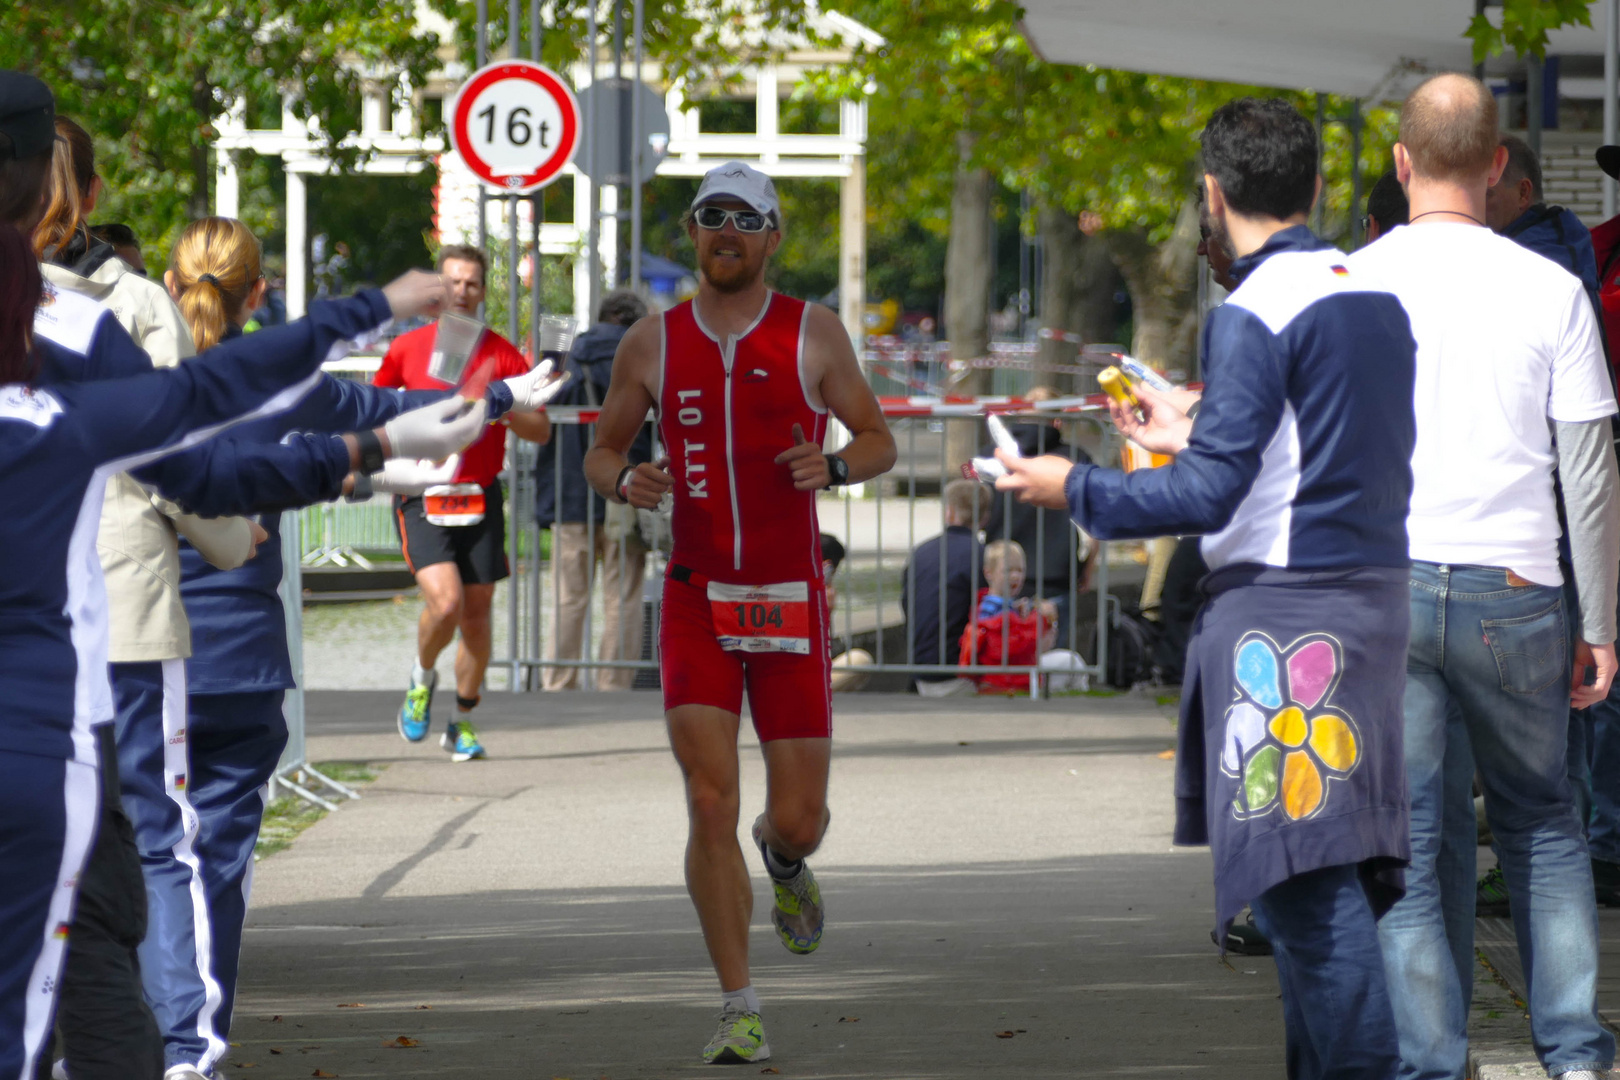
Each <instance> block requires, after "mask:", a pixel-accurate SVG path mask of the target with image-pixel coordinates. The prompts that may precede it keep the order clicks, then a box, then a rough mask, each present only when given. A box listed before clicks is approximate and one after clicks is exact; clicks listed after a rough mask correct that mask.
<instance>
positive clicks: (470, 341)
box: [427, 311, 484, 386]
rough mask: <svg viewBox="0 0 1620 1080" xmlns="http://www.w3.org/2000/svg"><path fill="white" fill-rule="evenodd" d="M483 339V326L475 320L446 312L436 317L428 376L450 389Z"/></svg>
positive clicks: (462, 373) (465, 369)
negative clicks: (436, 328)
mask: <svg viewBox="0 0 1620 1080" xmlns="http://www.w3.org/2000/svg"><path fill="white" fill-rule="evenodd" d="M483 336H484V324H483V323H481V322H479V321H478V320H477V319H469V318H468V317H467V316H465V315H457V314H455V313H454V312H449V311H447V312H445V313H444V314H443V315H440V316H439V327H438V331H437V332H436V333H435V334H434V337H433V353H432V355H431V356H429V357H428V368H427V369H428V374H429V375H431V376H433V377H434V378H435V379H438V380H440V381H441V382H447V383H449V384H450V385H451V386H456V385H458V384H459V383H460V382H461V377H462V375H464V374H466V371H467V361H468V360H470V359H472V355H473V353H474V352H476V351H477V349H478V342H479V339H481V338H482V337H483Z"/></svg>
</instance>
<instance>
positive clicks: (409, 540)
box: [394, 480, 510, 585]
mask: <svg viewBox="0 0 1620 1080" xmlns="http://www.w3.org/2000/svg"><path fill="white" fill-rule="evenodd" d="M394 527H395V528H397V529H398V530H399V546H400V550H401V551H402V552H403V553H404V555H405V565H407V566H409V567H410V568H411V573H413V574H415V573H417V572H419V571H420V570H421V569H422V568H423V567H424V566H432V565H433V564H435V563H446V562H453V563H455V564H456V569H457V570H459V571H461V581H462V584H464V585H493V584H494V583H495V582H497V581H500V580H501V579H502V578H505V577H507V576H509V574H510V569H509V567H508V566H507V563H506V504H505V500H504V498H503V496H502V494H501V483H500V481H499V480H497V481H495V482H494V483H493V484H490V485H489V486H488V487H486V488H485V489H484V520H482V521H480V522H479V523H478V524H476V525H435V524H433V523H432V522H430V521H428V519H427V518H426V517H424V516H423V514H422V498H421V496H419V495H412V496H409V497H405V496H395V497H394Z"/></svg>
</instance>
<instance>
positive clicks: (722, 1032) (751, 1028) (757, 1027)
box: [703, 1009, 771, 1065]
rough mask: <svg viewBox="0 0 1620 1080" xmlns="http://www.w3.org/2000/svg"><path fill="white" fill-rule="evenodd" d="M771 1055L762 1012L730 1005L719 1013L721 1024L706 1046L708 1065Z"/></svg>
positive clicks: (739, 1061) (746, 1061)
mask: <svg viewBox="0 0 1620 1080" xmlns="http://www.w3.org/2000/svg"><path fill="white" fill-rule="evenodd" d="M770 1056H771V1046H770V1043H767V1042H766V1041H765V1026H764V1025H763V1024H761V1023H760V1021H759V1013H757V1012H743V1011H741V1010H736V1009H727V1010H726V1011H725V1012H723V1013H721V1014H720V1028H719V1030H717V1031H716V1032H715V1033H714V1038H712V1039H710V1040H709V1045H708V1046H705V1047H704V1048H703V1063H704V1064H705V1065H747V1064H748V1063H749V1062H752V1061H766V1060H768V1059H769V1058H770Z"/></svg>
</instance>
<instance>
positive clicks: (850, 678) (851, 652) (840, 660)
mask: <svg viewBox="0 0 1620 1080" xmlns="http://www.w3.org/2000/svg"><path fill="white" fill-rule="evenodd" d="M843 561H844V545H843V544H842V543H841V542H840V541H839V539H838V537H836V536H834V535H832V533H822V534H821V576H822V580H823V581H825V582H826V585H827V651H828V653H830V654H831V655H832V688H833V692H834V693H838V692H839V691H855V690H859V689H861V687H863V686H865V685H866V684H867V683H868V682H869V681H870V680H871V678H872V676H871V675H869V674H867V673H865V672H861V671H855V670H851V669H854V668H863V667H871V666H872V654H871V653H869V652H867V651H866V650H865V649H850V648H840V646H844V645H847V642H845V641H844V640H843V639H842V638H840V637H838V636H837V635H836V634H835V633H834V627H835V626H836V624H835V623H834V622H833V617H832V612H833V608H834V607H836V606H837V604H838V589H837V587H836V586H835V585H833V575H834V574H836V573H838V567H839V564H841V563H842V562H843Z"/></svg>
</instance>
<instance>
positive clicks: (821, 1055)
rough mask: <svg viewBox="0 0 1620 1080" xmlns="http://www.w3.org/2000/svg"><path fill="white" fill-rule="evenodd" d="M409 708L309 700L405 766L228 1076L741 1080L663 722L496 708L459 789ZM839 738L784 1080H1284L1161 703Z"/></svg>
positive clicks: (488, 702)
mask: <svg viewBox="0 0 1620 1080" xmlns="http://www.w3.org/2000/svg"><path fill="white" fill-rule="evenodd" d="M438 704H439V705H440V706H441V707H444V706H448V705H449V704H450V701H449V697H448V695H443V694H441V695H440V698H439V701H438ZM395 707H396V702H395V698H394V695H393V694H391V693H366V692H348V693H339V692H332V693H313V694H311V695H310V697H309V715H310V731H311V737H310V747H311V758H312V759H313V760H332V759H360V760H367V761H375V762H384V763H387V764H388V768H387V770H386V771H385V772H383V774H382V776H381V778H380V779H379V780H377V781H376V782H375V783H373V784H372V785H370V786H369V787H368V788H367V789H366V791H365V797H364V798H363V799H362V800H361V801H360V802H356V803H350V804H347V805H345V806H344V807H343V808H342V810H341V811H340V812H338V813H336V814H333V815H331V816H329V817H328V818H327V819H326V820H324V821H322V822H321V823H319V824H318V825H316V826H315V827H314V828H312V829H311V830H310V831H309V832H307V833H306V834H304V835H303V836H302V837H301V838H299V840H298V841H297V842H296V843H295V844H294V845H293V847H292V848H290V849H289V850H287V851H284V852H282V853H280V854H277V855H275V856H273V857H271V858H270V859H267V860H265V861H264V862H262V863H261V864H260V865H259V867H258V871H257V881H256V883H255V887H254V890H255V891H254V896H253V910H252V914H251V916H250V926H249V932H248V934H247V940H246V945H245V949H244V956H243V971H244V976H243V980H242V987H241V996H240V1000H239V1006H238V1009H237V1018H236V1023H235V1025H234V1030H233V1032H232V1040H233V1042H234V1043H235V1044H236V1045H235V1046H234V1047H233V1049H232V1051H231V1054H230V1057H229V1059H228V1060H229V1061H232V1062H236V1063H238V1066H239V1068H238V1069H234V1070H232V1071H231V1073H230V1074H229V1075H231V1076H232V1077H233V1078H239V1077H247V1078H252V1080H259V1078H263V1080H276V1078H284V1077H285V1078H292V1077H300V1078H301V1077H309V1076H312V1075H314V1076H322V1075H332V1076H338V1077H344V1078H358V1077H466V1078H474V1077H476V1078H480V1080H482V1078H508V1077H510V1078H514V1080H515V1078H520V1077H521V1078H525V1080H527V1078H533V1077H539V1078H541V1080H546V1078H555V1077H562V1078H567V1080H599V1078H608V1080H652V1078H668V1077H680V1076H687V1075H694V1074H697V1075H717V1074H718V1073H719V1071H720V1070H716V1069H714V1068H706V1067H703V1066H700V1065H698V1064H696V1059H697V1054H698V1051H699V1049H700V1048H701V1046H702V1044H703V1042H704V1040H705V1039H706V1038H707V1036H708V1035H709V1033H710V1031H711V1030H712V1024H713V1017H714V1014H715V1013H716V1011H717V1006H718V1000H717V999H718V994H717V990H716V986H715V983H714V978H713V975H712V973H711V972H710V970H709V967H708V963H707V959H706V956H705V954H704V951H703V947H702V941H701V938H700V937H699V935H698V933H697V929H696V924H695V919H694V916H693V915H692V912H691V909H690V906H689V903H688V901H687V898H686V895H685V891H684V888H683V886H682V882H681V850H682V845H683V843H684V835H685V815H684V812H683V808H682V802H681V789H680V781H679V775H678V773H677V771H676V769H675V767H674V765H673V763H672V762H671V760H670V759H669V756H668V752H667V749H666V747H665V741H664V733H663V728H662V724H661V722H660V721H659V719H658V715H659V714H658V700H657V698H656V696H654V695H649V694H628V693H627V694H616V695H598V694H574V695H548V696H520V697H514V696H510V695H500V694H496V695H490V696H488V697H486V699H485V704H484V705H483V706H481V708H480V712H481V713H482V714H483V730H484V733H485V737H486V738H485V741H486V743H487V745H488V746H489V747H490V750H491V754H492V759H491V760H490V761H487V762H483V763H472V764H466V765H451V764H450V763H449V762H448V761H447V760H446V756H445V755H444V754H443V752H442V751H440V750H438V749H437V748H436V747H434V746H430V745H427V744H424V745H421V746H409V745H407V744H405V743H403V742H401V741H400V740H399V738H398V737H397V736H396V735H395V734H393V731H392V726H391V721H390V719H389V717H390V715H391V713H392V710H393V709H394V708H395ZM837 715H838V720H837V725H838V727H837V732H836V735H837V744H836V747H837V748H836V760H835V762H834V775H833V784H832V807H833V810H834V814H835V817H834V821H833V825H832V830H831V832H830V834H829V836H828V839H827V842H826V845H825V847H824V848H823V850H822V852H821V853H820V854H819V855H818V857H817V858H816V860H815V866H816V868H817V872H818V876H819V877H820V879H821V882H822V887H823V891H824V894H825V896H826V897H827V902H828V910H829V923H828V930H827V935H826V938H825V941H824V944H823V945H822V948H821V949H820V951H819V952H818V953H817V954H816V955H814V956H812V957H808V958H801V957H795V956H792V955H790V954H788V953H787V952H786V951H784V950H783V949H781V947H780V945H779V944H778V942H777V941H776V940H775V938H774V935H772V934H771V933H770V932H769V929H768V922H767V919H766V915H765V912H766V905H767V904H768V902H769V901H768V895H769V894H768V890H767V888H766V887H765V882H764V877H763V874H762V873H760V872H758V868H757V867H756V868H755V873H754V880H755V896H756V909H755V910H756V915H755V920H754V922H755V930H754V938H753V943H754V955H755V984H756V986H757V987H758V989H759V991H760V995H761V997H762V998H763V999H764V1002H765V1019H766V1025H767V1030H768V1033H769V1036H770V1040H771V1044H772V1047H773V1049H774V1050H775V1054H776V1056H775V1058H774V1059H773V1060H772V1061H771V1062H770V1066H771V1067H772V1068H774V1069H776V1070H779V1073H778V1074H777V1075H782V1076H788V1077H803V1078H822V1077H825V1078H834V1077H836V1078H849V1080H854V1078H863V1080H924V1078H928V1080H935V1078H937V1080H946V1078H952V1080H954V1078H966V1077H986V1076H1007V1077H1012V1076H1017V1077H1020V1078H1029V1080H1044V1078H1049V1077H1051V1078H1055V1077H1077V1076H1085V1077H1102V1076H1143V1075H1148V1076H1154V1075H1165V1076H1194V1077H1212V1078H1215V1077H1231V1078H1233V1080H1237V1078H1243V1080H1250V1078H1253V1077H1261V1076H1280V1075H1281V1074H1282V1032H1281V1018H1280V1008H1279V1005H1278V1002H1277V1000H1276V995H1277V986H1276V976H1275V970H1274V968H1273V966H1272V964H1271V962H1270V960H1269V959H1263V960H1254V959H1248V958H1243V957H1233V958H1232V960H1233V963H1232V965H1231V966H1230V967H1228V966H1224V965H1223V964H1222V963H1221V962H1220V961H1219V960H1218V959H1217V958H1216V956H1215V953H1214V950H1213V948H1212V947H1211V946H1210V944H1209V924H1210V921H1211V889H1210V882H1209V878H1210V870H1209V860H1208V855H1207V853H1205V852H1203V851H1190V852H1189V851H1173V850H1172V849H1171V847H1170V844H1169V830H1170V824H1171V796H1170V780H1171V770H1172V763H1171V762H1170V761H1168V760H1166V759H1165V758H1164V757H1162V756H1161V755H1162V754H1163V752H1164V751H1165V750H1167V749H1168V748H1169V747H1170V746H1171V742H1172V728H1171V724H1170V721H1169V718H1168V716H1167V715H1166V714H1165V710H1162V709H1160V708H1158V707H1156V706H1154V705H1152V704H1151V703H1150V702H1148V701H1145V700H1143V699H1140V698H1135V697H1127V698H1113V699H1067V700H1060V701H1054V702H1029V701H991V700H969V701H959V700H948V701H944V702H934V701H930V702H922V701H919V700H918V699H916V698H908V697H903V696H899V695H853V696H846V697H841V698H840V699H839V702H838V714H837ZM745 729H746V725H745ZM743 743H744V745H743V748H742V754H743V761H744V763H745V765H744V773H743V785H744V805H745V807H746V808H749V809H747V811H746V812H745V815H744V821H743V827H744V829H746V827H747V824H748V823H749V822H750V821H751V820H752V816H753V809H752V808H754V807H757V806H758V805H759V803H760V801H761V798H762V793H763V791H762V787H763V785H762V773H761V769H760V767H759V764H758V754H757V749H756V746H755V744H754V741H753V738H752V735H751V734H750V733H747V732H746V730H745V734H744V737H743ZM755 861H757V860H750V863H751V865H752V863H753V862H755ZM1509 1019H1510V1021H1511V1017H1510V1018H1509ZM1007 1032H1010V1033H1012V1034H1011V1037H1010V1038H1003V1037H998V1033H1007ZM402 1036H403V1037H404V1038H405V1040H407V1041H408V1042H410V1043H411V1044H412V1045H409V1046H401V1045H399V1042H398V1040H399V1039H400V1037H402ZM275 1051H279V1053H277V1052H275ZM250 1065H251V1068H249V1066H250ZM317 1070H318V1071H317ZM760 1071H761V1069H760V1068H759V1067H751V1068H738V1069H735V1070H733V1072H734V1073H735V1074H737V1075H742V1074H747V1075H758V1074H759V1073H760ZM727 1075H731V1073H728V1074H727Z"/></svg>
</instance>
